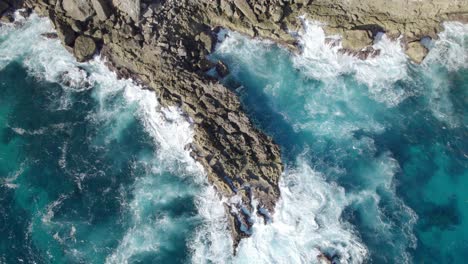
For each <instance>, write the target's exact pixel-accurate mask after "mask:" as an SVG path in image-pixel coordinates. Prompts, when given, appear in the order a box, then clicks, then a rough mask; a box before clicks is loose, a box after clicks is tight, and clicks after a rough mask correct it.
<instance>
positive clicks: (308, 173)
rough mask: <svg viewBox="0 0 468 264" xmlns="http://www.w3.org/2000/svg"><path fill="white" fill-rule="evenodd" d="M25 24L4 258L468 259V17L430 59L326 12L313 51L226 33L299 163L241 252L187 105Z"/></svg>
mask: <svg viewBox="0 0 468 264" xmlns="http://www.w3.org/2000/svg"><path fill="white" fill-rule="evenodd" d="M19 22H20V23H21V25H17V26H2V27H0V233H1V235H0V263H119V264H120V263H316V262H317V261H318V256H319V255H320V254H323V255H325V256H327V257H328V258H331V259H333V261H334V263H456V264H458V263H460V264H462V263H466V260H467V259H468V191H467V188H468V163H467V159H468V130H467V126H468V117H467V113H466V109H467V107H468V105H467V103H468V101H467V100H468V99H467V98H468V97H467V95H468V27H467V26H464V25H462V24H458V23H447V24H445V31H444V32H442V33H441V34H440V39H439V40H437V41H434V42H433V43H431V44H428V45H431V51H430V53H429V55H428V57H427V58H426V60H425V62H424V63H423V64H422V65H415V64H412V63H411V62H409V61H408V60H407V58H406V56H405V55H404V53H403V51H402V49H401V47H400V45H399V44H398V43H396V42H392V41H390V40H389V39H387V38H386V37H385V36H384V35H383V36H380V38H379V41H378V42H377V43H376V44H375V45H374V47H375V48H378V49H381V55H380V56H379V57H377V58H373V59H370V60H367V61H360V60H358V59H356V58H353V57H349V56H347V55H343V54H340V53H339V52H338V51H337V49H339V47H330V46H327V45H325V44H324V38H325V36H324V34H323V31H322V30H321V28H320V26H319V25H318V24H316V23H314V22H304V25H305V31H304V32H300V33H299V35H298V38H299V41H300V44H301V46H302V52H301V54H291V53H289V52H288V51H286V50H285V49H282V48H279V47H277V46H275V45H273V44H271V43H268V42H265V41H257V40H250V39H248V38H245V37H243V36H240V35H238V34H236V33H231V32H221V33H220V36H219V37H220V38H221V39H223V41H221V42H220V43H218V46H217V48H216V51H215V53H214V54H212V55H211V59H213V60H222V61H223V62H224V63H226V64H227V65H228V67H229V69H230V74H229V75H228V76H227V77H225V78H224V79H222V82H223V83H224V84H226V85H227V86H228V87H229V88H231V89H233V90H235V91H236V93H238V94H239V96H240V98H241V100H242V103H243V106H244V109H245V110H246V112H247V113H248V114H249V116H250V117H251V119H252V120H253V121H254V122H255V123H256V125H257V126H258V127H260V128H261V129H262V130H263V131H265V133H267V134H269V135H270V136H272V137H273V139H274V140H275V141H276V142H277V143H278V144H279V145H280V146H281V149H282V155H283V160H284V162H285V165H286V170H285V172H284V173H283V175H282V178H281V181H280V189H281V193H282V198H281V200H280V201H278V204H277V208H276V213H275V214H274V216H273V218H274V221H273V222H272V223H270V224H264V223H263V222H262V221H261V219H256V217H255V216H254V219H253V220H254V221H256V224H255V225H254V228H253V235H252V237H250V238H248V239H244V240H243V241H242V242H241V244H240V245H239V248H238V251H237V255H236V256H233V255H232V247H231V246H232V242H231V239H230V234H229V231H228V230H227V221H226V218H225V216H224V207H223V204H222V202H221V201H219V198H218V196H217V194H216V192H215V191H214V189H213V188H212V187H211V186H210V185H209V184H208V183H207V181H206V176H205V174H204V172H203V168H201V166H200V165H199V164H197V163H195V162H194V161H193V160H192V159H191V157H190V155H189V153H188V152H187V151H186V150H185V146H186V145H187V144H189V143H190V142H191V140H192V137H193V129H192V127H191V123H190V121H189V120H186V119H185V117H184V115H183V114H182V113H181V112H180V110H178V109H177V108H169V109H168V108H162V107H161V106H160V105H159V103H158V102H157V99H156V97H155V95H154V94H153V93H151V92H150V91H148V90H143V89H141V87H138V86H136V85H135V84H133V83H132V82H131V81H127V80H117V79H116V76H115V74H113V73H111V72H109V71H108V70H107V69H106V67H105V66H104V63H103V62H102V61H101V59H100V58H96V59H94V60H93V61H91V62H88V63H77V62H76V61H75V60H74V59H73V57H72V56H71V55H70V54H69V53H68V52H67V51H66V50H65V49H64V48H63V47H62V46H61V44H60V43H59V41H58V40H50V39H46V38H44V37H42V36H41V33H45V32H50V31H51V30H52V27H51V25H50V22H48V21H47V20H45V19H40V18H38V17H36V16H35V15H33V16H32V18H29V19H27V20H24V19H20V21H19ZM212 72H213V71H212ZM225 202H229V201H225Z"/></svg>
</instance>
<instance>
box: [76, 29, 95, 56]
mask: <svg viewBox="0 0 468 264" xmlns="http://www.w3.org/2000/svg"><path fill="white" fill-rule="evenodd" d="M96 48H97V47H96V43H95V42H94V40H93V39H92V38H90V37H87V36H84V35H81V36H78V37H77V38H76V40H75V45H74V47H73V53H74V54H75V57H76V59H77V60H78V61H86V60H89V59H91V58H92V57H93V55H94V53H96Z"/></svg>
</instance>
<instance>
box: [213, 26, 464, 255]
mask: <svg viewBox="0 0 468 264" xmlns="http://www.w3.org/2000/svg"><path fill="white" fill-rule="evenodd" d="M304 24H305V30H304V31H303V32H300V33H299V42H300V45H301V48H302V52H300V53H299V54H291V53H289V52H287V51H285V50H283V49H281V48H278V47H277V46H275V45H273V44H272V43H270V42H262V41H258V40H249V39H247V38H245V37H243V36H241V35H239V34H237V33H233V32H227V33H226V32H225V38H224V41H223V42H221V43H219V44H218V46H217V51H216V52H215V54H214V55H213V59H221V60H223V61H224V62H225V63H227V65H228V67H229V68H230V70H231V75H229V76H227V77H225V78H224V79H223V82H224V83H225V84H226V85H228V86H230V87H232V88H237V89H236V91H237V92H238V93H239V96H240V97H241V98H242V101H243V104H244V105H245V107H246V110H247V112H248V113H249V114H250V116H251V117H253V118H254V119H255V120H256V121H257V124H258V125H259V126H260V127H262V128H263V129H264V130H265V131H266V132H267V133H268V134H270V135H272V136H273V137H274V139H275V140H276V141H277V142H278V143H279V144H280V145H281V146H282V149H283V155H284V156H285V157H286V162H287V164H288V166H287V167H288V168H289V170H288V171H289V172H291V171H300V170H301V169H299V168H304V166H305V167H309V168H313V170H306V171H307V173H305V174H307V175H309V177H317V175H319V177H323V179H324V180H323V181H324V182H325V183H326V184H323V185H319V184H316V186H323V187H324V189H325V190H322V188H316V189H317V190H316V189H314V190H310V192H308V193H310V196H309V197H308V199H309V201H314V198H313V197H314V195H313V193H314V192H318V193H321V192H325V193H327V192H328V191H329V190H330V189H333V186H336V188H338V189H340V188H343V190H345V191H344V194H343V196H337V195H333V196H330V197H327V198H328V199H324V200H325V201H327V203H329V206H330V207H336V208H335V209H336V211H337V213H336V215H337V217H336V218H333V217H330V220H331V221H328V222H327V224H328V225H331V226H335V227H337V229H339V230H341V232H342V233H345V234H346V233H348V234H349V236H344V237H339V236H337V238H338V240H339V239H340V238H341V239H343V241H342V244H344V245H350V246H348V247H344V248H341V249H340V250H338V249H339V248H340V247H339V246H334V247H333V246H330V248H328V247H327V246H326V245H331V244H333V243H331V242H330V241H333V240H331V239H330V237H329V236H326V234H327V229H326V228H325V227H326V225H327V224H324V225H323V226H320V225H319V227H318V228H317V229H316V230H314V234H315V235H317V236H320V235H323V236H322V237H321V239H317V240H320V242H317V244H315V245H314V244H310V245H309V246H310V248H309V250H307V252H308V253H310V252H312V251H313V252H314V253H311V255H307V254H306V253H304V248H303V250H302V251H300V253H301V254H299V251H298V252H296V251H295V250H296V248H297V246H296V245H295V244H294V243H291V242H289V243H286V242H283V243H281V250H279V249H278V248H277V247H274V246H271V247H268V245H275V243H274V242H272V241H270V242H269V243H260V241H262V240H260V239H259V240H255V238H256V237H257V236H262V235H261V234H262V230H263V231H264V230H269V228H272V226H275V225H278V224H279V223H281V222H282V221H284V219H282V220H280V222H278V218H281V217H278V215H281V213H282V210H287V209H284V208H281V207H280V206H279V208H281V209H280V210H279V211H277V215H276V216H275V221H274V223H273V224H272V226H268V225H267V226H261V225H260V226H257V227H256V229H255V231H254V235H253V237H252V239H247V240H246V241H245V242H243V243H244V245H247V244H248V245H249V246H245V247H244V246H243V245H242V243H241V245H240V249H241V250H240V251H239V252H240V253H239V256H246V255H255V256H257V258H256V260H258V262H271V261H272V260H273V259H274V258H275V257H278V258H279V259H281V256H282V252H283V251H284V252H287V253H285V254H284V255H288V257H289V258H291V259H294V258H297V259H296V261H303V262H315V261H317V259H316V256H317V254H319V253H318V251H314V249H320V250H322V251H321V252H324V254H325V255H327V256H329V257H333V256H335V257H336V258H335V259H339V260H340V261H342V262H349V263H355V262H356V263H359V262H360V261H362V260H363V259H366V258H368V259H370V260H372V261H375V262H379V263H380V262H382V263H388V262H397V263H411V262H413V261H415V260H419V259H421V253H420V252H422V251H421V250H419V248H418V239H422V238H421V237H418V235H419V234H421V229H420V226H419V225H418V226H417V223H418V221H419V223H421V222H427V220H426V219H425V217H429V218H430V217H432V216H431V215H430V214H429V213H428V212H427V211H422V209H421V202H420V201H419V200H418V198H415V195H411V194H410V193H412V192H413V191H412V188H416V186H415V182H414V180H411V179H407V178H406V175H407V174H408V175H413V177H415V178H417V177H421V176H419V175H414V173H415V172H413V171H412V170H411V169H410V168H408V167H407V163H406V162H407V160H406V158H408V157H413V155H415V157H414V159H417V157H418V154H416V153H418V152H414V153H412V151H415V150H414V149H417V148H418V145H423V144H431V143H430V142H433V141H434V140H440V139H438V138H439V137H444V136H447V137H448V138H449V139H450V142H452V143H451V145H452V144H453V145H454V146H456V147H455V149H454V150H456V149H458V148H459V147H460V144H462V143H461V142H460V133H463V132H461V131H460V130H459V129H457V127H459V124H461V122H463V121H462V120H463V114H462V113H463V111H464V110H463V109H464V107H466V106H464V105H463V104H462V103H460V101H459V100H458V99H456V98H454V97H453V93H464V92H463V90H460V89H463V88H460V87H457V86H456V85H460V84H459V83H460V81H461V82H463V77H458V76H457V75H456V74H455V75H454V73H452V76H455V77H458V78H459V79H460V81H459V82H458V84H457V83H454V82H453V79H451V76H450V74H447V73H446V71H447V70H449V71H460V69H463V67H464V66H463V65H464V63H465V62H464V58H465V56H464V53H466V46H467V45H466V42H465V41H464V40H465V39H466V38H465V37H464V33H463V31H464V30H463V28H462V26H461V25H460V24H458V23H455V24H452V23H447V24H446V25H445V27H446V31H444V33H441V39H440V40H439V41H435V43H434V44H435V45H434V48H432V50H431V52H430V53H429V55H428V57H427V59H426V61H425V62H424V63H423V65H420V66H419V65H415V64H413V63H411V62H409V61H408V60H407V58H406V56H405V54H404V52H403V49H402V47H401V45H400V43H399V41H398V40H396V41H392V40H390V39H389V38H387V37H386V36H385V35H380V36H379V38H378V40H377V42H376V43H374V46H373V47H374V48H375V49H380V50H381V52H380V56H376V57H375V58H370V59H368V60H359V59H358V58H355V57H352V56H350V55H347V54H342V53H340V52H339V49H340V46H339V45H337V46H333V45H330V44H327V42H326V41H325V34H324V32H323V29H322V28H321V27H320V26H321V25H320V24H319V23H316V22H310V21H305V23H304ZM452 27H453V28H452ZM454 28H457V30H456V31H455V30H454ZM450 32H451V33H450ZM444 34H448V35H449V36H447V35H444ZM332 38H334V39H339V36H333V37H332ZM437 46H439V48H436V47H437ZM438 50H444V52H446V53H447V55H449V56H447V57H448V58H449V59H447V60H445V62H442V63H441V62H440V61H438V60H439V59H440V58H442V57H443V56H442V55H443V54H441V53H439V52H440V51H438ZM455 54H457V55H455ZM454 55H455V56H454ZM452 66H454V67H452ZM451 68H453V69H451ZM434 69H436V70H434ZM426 70H427V71H426ZM462 74H463V72H462ZM427 86H428V87H429V89H428V87H427ZM454 86H455V87H454ZM238 87H241V89H240V88H238ZM442 88H443V89H442ZM434 95H435V96H434ZM431 98H432V99H431ZM438 109H439V110H441V112H442V114H439V113H437V112H434V111H438ZM434 118H435V120H434ZM438 122H441V123H442V125H441V124H440V123H438ZM446 124H451V125H450V126H449V127H451V128H454V129H455V130H453V131H452V130H447V129H448V127H447V126H446ZM418 127H420V128H418ZM417 131H419V132H417ZM429 131H433V132H434V133H435V134H434V135H437V136H435V138H431V137H430V136H429V135H431V132H429ZM436 131H437V132H436ZM444 133H447V134H446V135H445V134H444ZM417 135H419V136H417ZM421 140H425V141H423V142H421ZM412 144H414V146H413V145H412ZM436 144H444V143H443V142H441V143H436ZM303 153H306V154H305V155H304V154H303ZM403 153H404V154H403ZM300 156H303V158H301V159H299V160H298V159H297V157H300ZM456 156H457V155H456V154H455V153H453V154H452V156H451V157H452V159H454V160H457V159H458V158H454V157H456ZM457 162H458V161H457ZM457 162H455V164H459V163H457ZM412 163H414V162H412ZM413 166H420V165H419V164H418V165H413ZM422 166H424V165H422ZM442 166H445V165H442ZM457 166H460V165H457ZM424 173H428V172H424ZM310 175H313V176H310ZM429 175H430V174H429ZM288 177H289V176H288V174H287V172H286V173H285V175H283V179H285V181H287V180H288ZM428 177H430V176H428ZM401 181H404V182H406V183H408V186H405V185H401ZM303 182H307V180H305V179H304V180H303ZM410 186H411V187H410ZM292 190H293V188H292V187H291V186H284V185H282V189H281V191H282V193H283V194H285V195H283V198H282V199H284V200H287V198H288V196H287V194H288V193H293V192H292ZM330 192H331V193H337V191H336V190H335V191H330ZM408 197H411V200H408V199H409V198H408ZM284 200H281V202H280V204H281V205H282V204H283V203H285V201H284ZM415 201H419V202H418V203H416V202H415ZM408 202H411V205H412V207H413V208H412V207H410V206H408V204H407V203H408ZM297 203H299V204H300V202H297ZM311 203H313V202H311ZM302 209H308V210H309V211H307V210H302ZM433 210H438V209H435V208H434V209H433ZM447 210H448V209H447ZM298 211H299V212H296V214H297V215H300V214H305V213H306V212H311V213H313V212H314V208H309V207H307V206H302V207H301V208H300V209H298ZM319 211H320V210H319ZM416 211H417V212H418V214H422V216H421V215H419V216H418V214H416ZM320 212H321V211H320ZM317 215H320V213H317ZM455 215H456V214H455ZM317 217H318V216H316V217H312V219H310V220H308V223H310V224H311V226H314V220H315V219H316V218H317ZM292 219H295V218H294V217H292ZM454 219H457V218H455V217H454ZM454 221H456V220H454ZM296 223H297V222H296ZM334 223H336V224H334ZM292 229H293V230H294V228H292ZM270 230H271V229H270ZM295 231H297V232H299V231H301V230H295ZM267 233H268V232H267ZM269 234H270V237H275V235H276V234H278V232H271V233H269ZM296 235H297V234H296ZM292 237H293V236H292ZM294 237H296V236H294ZM447 237H449V235H448V234H447ZM275 238H277V237H275ZM264 240H268V236H266V238H265V237H264V239H263V241H264ZM291 240H293V241H295V240H294V239H291ZM424 241H428V240H424ZM364 245H365V246H364ZM420 246H421V244H419V247H420ZM312 248H314V249H312ZM333 248H335V249H337V250H336V251H335V253H336V255H333V250H332V249H333ZM382 248H386V250H385V252H382ZM242 249H244V250H248V252H249V254H245V255H243V253H242ZM327 249H329V250H327ZM414 252H418V253H417V254H415V253H414ZM460 252H461V251H457V253H455V254H454V255H457V254H458V255H460ZM338 256H339V257H338ZM284 261H285V260H284V259H283V262H284ZM337 261H338V260H337ZM278 263H281V261H278Z"/></svg>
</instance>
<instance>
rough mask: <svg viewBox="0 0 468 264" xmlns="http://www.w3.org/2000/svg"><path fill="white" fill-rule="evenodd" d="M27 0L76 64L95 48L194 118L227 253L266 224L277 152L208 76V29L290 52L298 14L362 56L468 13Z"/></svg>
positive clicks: (295, 2)
mask: <svg viewBox="0 0 468 264" xmlns="http://www.w3.org/2000/svg"><path fill="white" fill-rule="evenodd" d="M8 1H9V3H10V5H12V4H11V3H12V0H8ZM25 1H26V2H25V6H27V7H29V8H31V9H34V10H35V11H36V12H37V13H39V14H41V15H44V16H48V17H50V18H51V20H52V21H53V22H54V25H55V27H56V29H57V35H58V37H59V38H60V39H61V40H62V42H63V44H64V45H65V46H66V47H68V48H69V49H70V50H74V52H75V55H76V56H77V57H78V59H79V60H86V59H88V58H89V57H90V56H92V54H94V50H95V49H98V50H100V51H101V54H102V55H103V56H104V57H106V58H107V60H108V61H109V67H111V68H113V69H114V70H116V71H117V72H118V73H119V75H120V76H121V77H132V78H134V79H135V80H137V81H138V82H141V83H143V84H144V85H146V86H149V87H151V88H152V89H154V91H155V92H156V94H157V96H158V98H159V100H160V101H161V104H162V105H165V106H168V105H177V106H180V107H181V108H182V109H183V110H184V111H185V112H186V113H187V115H188V116H189V117H190V118H191V120H193V123H194V129H195V136H194V142H193V144H192V145H191V146H188V147H189V148H190V150H191V153H192V156H193V157H194V158H195V159H196V160H198V161H199V162H200V163H201V164H203V166H204V167H205V169H206V171H207V173H208V179H209V181H210V182H211V183H212V184H213V185H214V186H215V187H216V189H217V190H218V192H219V194H220V196H223V197H226V198H233V197H236V198H237V199H227V200H228V201H230V202H226V203H225V207H226V212H227V215H228V219H229V221H230V223H231V226H230V229H231V232H232V237H233V241H234V247H236V246H237V244H238V243H239V241H240V239H241V238H243V237H248V236H249V235H250V234H251V227H252V222H251V221H250V217H251V214H252V213H254V212H257V213H258V214H259V215H262V216H263V217H264V218H265V220H266V221H268V220H270V218H271V217H272V215H273V212H274V208H275V204H276V202H277V200H278V199H279V197H280V191H279V187H278V182H279V177H280V175H281V173H282V171H283V165H282V163H281V155H280V150H279V148H278V146H277V145H276V144H274V142H273V141H272V139H271V138H270V137H268V136H266V135H265V134H263V133H261V132H260V131H259V130H258V129H256V128H255V127H254V126H253V125H252V123H251V122H250V121H249V118H248V117H247V116H246V114H245V113H244V112H243V111H242V107H241V105H240V103H239V100H238V98H237V97H236V95H235V94H234V93H233V92H232V91H230V90H229V89H227V88H226V87H224V86H222V85H221V84H219V83H218V82H217V81H216V80H213V79H211V78H210V77H208V76H207V75H206V74H205V72H206V71H207V70H209V69H210V68H213V67H215V68H216V69H217V71H218V73H220V74H221V75H223V74H227V73H228V69H227V68H226V66H225V65H223V64H218V65H216V64H213V63H211V62H210V61H208V60H207V59H206V55H207V54H208V53H209V52H210V51H211V50H212V48H213V46H214V41H215V39H214V34H213V32H212V29H214V28H216V27H219V26H220V27H224V28H228V29H231V30H235V31H238V32H241V33H244V34H246V35H249V36H252V37H262V38H268V39H271V40H274V41H276V42H278V43H280V44H282V45H284V46H286V47H289V48H291V49H293V50H297V47H296V39H295V38H294V37H293V36H292V35H291V34H290V33H291V32H292V31H298V30H300V29H301V26H302V23H301V19H300V18H299V16H302V15H305V16H306V17H307V18H309V19H313V20H319V21H322V22H325V23H327V30H328V31H330V32H332V31H333V32H340V33H341V35H343V36H344V43H343V45H344V46H345V47H347V48H346V49H343V52H348V53H351V54H355V55H356V56H362V58H363V59H365V58H367V57H369V56H378V53H379V51H378V50H373V49H372V47H369V46H368V45H370V44H372V40H373V37H374V36H375V35H376V34H377V33H378V32H387V33H388V34H390V35H392V36H395V37H396V36H399V35H401V36H402V37H403V41H404V42H405V43H413V42H414V43H418V42H415V41H417V40H419V39H421V38H422V37H424V36H429V37H432V38H435V37H436V33H437V32H439V31H440V30H441V26H440V22H441V21H444V20H450V19H458V20H464V19H466V17H467V13H468V3H467V1H468V0H460V1H452V0H450V1H449V0H437V1H436V0H427V1H424V2H421V1H407V0H395V1H386V0H372V1H370V0H351V1H349V0H338V1H330V0H315V1H310V0H291V1H285V0H255V1H254V0H216V1H215V0H141V1H140V0H25ZM12 6H14V5H12ZM93 44H94V45H93ZM415 45H416V44H409V45H408V51H409V52H410V54H411V53H412V50H415V49H419V48H420V47H417V46H415ZM412 58H413V59H415V60H418V61H419V60H420V57H417V56H412ZM253 199H255V201H256V202H258V204H257V205H256V207H257V208H253V207H254V203H253Z"/></svg>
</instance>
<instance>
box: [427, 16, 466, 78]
mask: <svg viewBox="0 0 468 264" xmlns="http://www.w3.org/2000/svg"><path fill="white" fill-rule="evenodd" d="M443 26H444V30H443V31H442V32H440V33H439V39H438V40H436V41H435V42H434V43H433V47H432V48H431V50H430V52H429V54H428V55H427V57H426V59H425V60H424V63H423V65H424V66H426V67H430V65H431V64H441V65H443V66H444V67H446V68H447V69H448V70H449V71H456V70H458V69H460V68H468V25H467V24H462V23H460V22H445V23H444V24H443Z"/></svg>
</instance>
